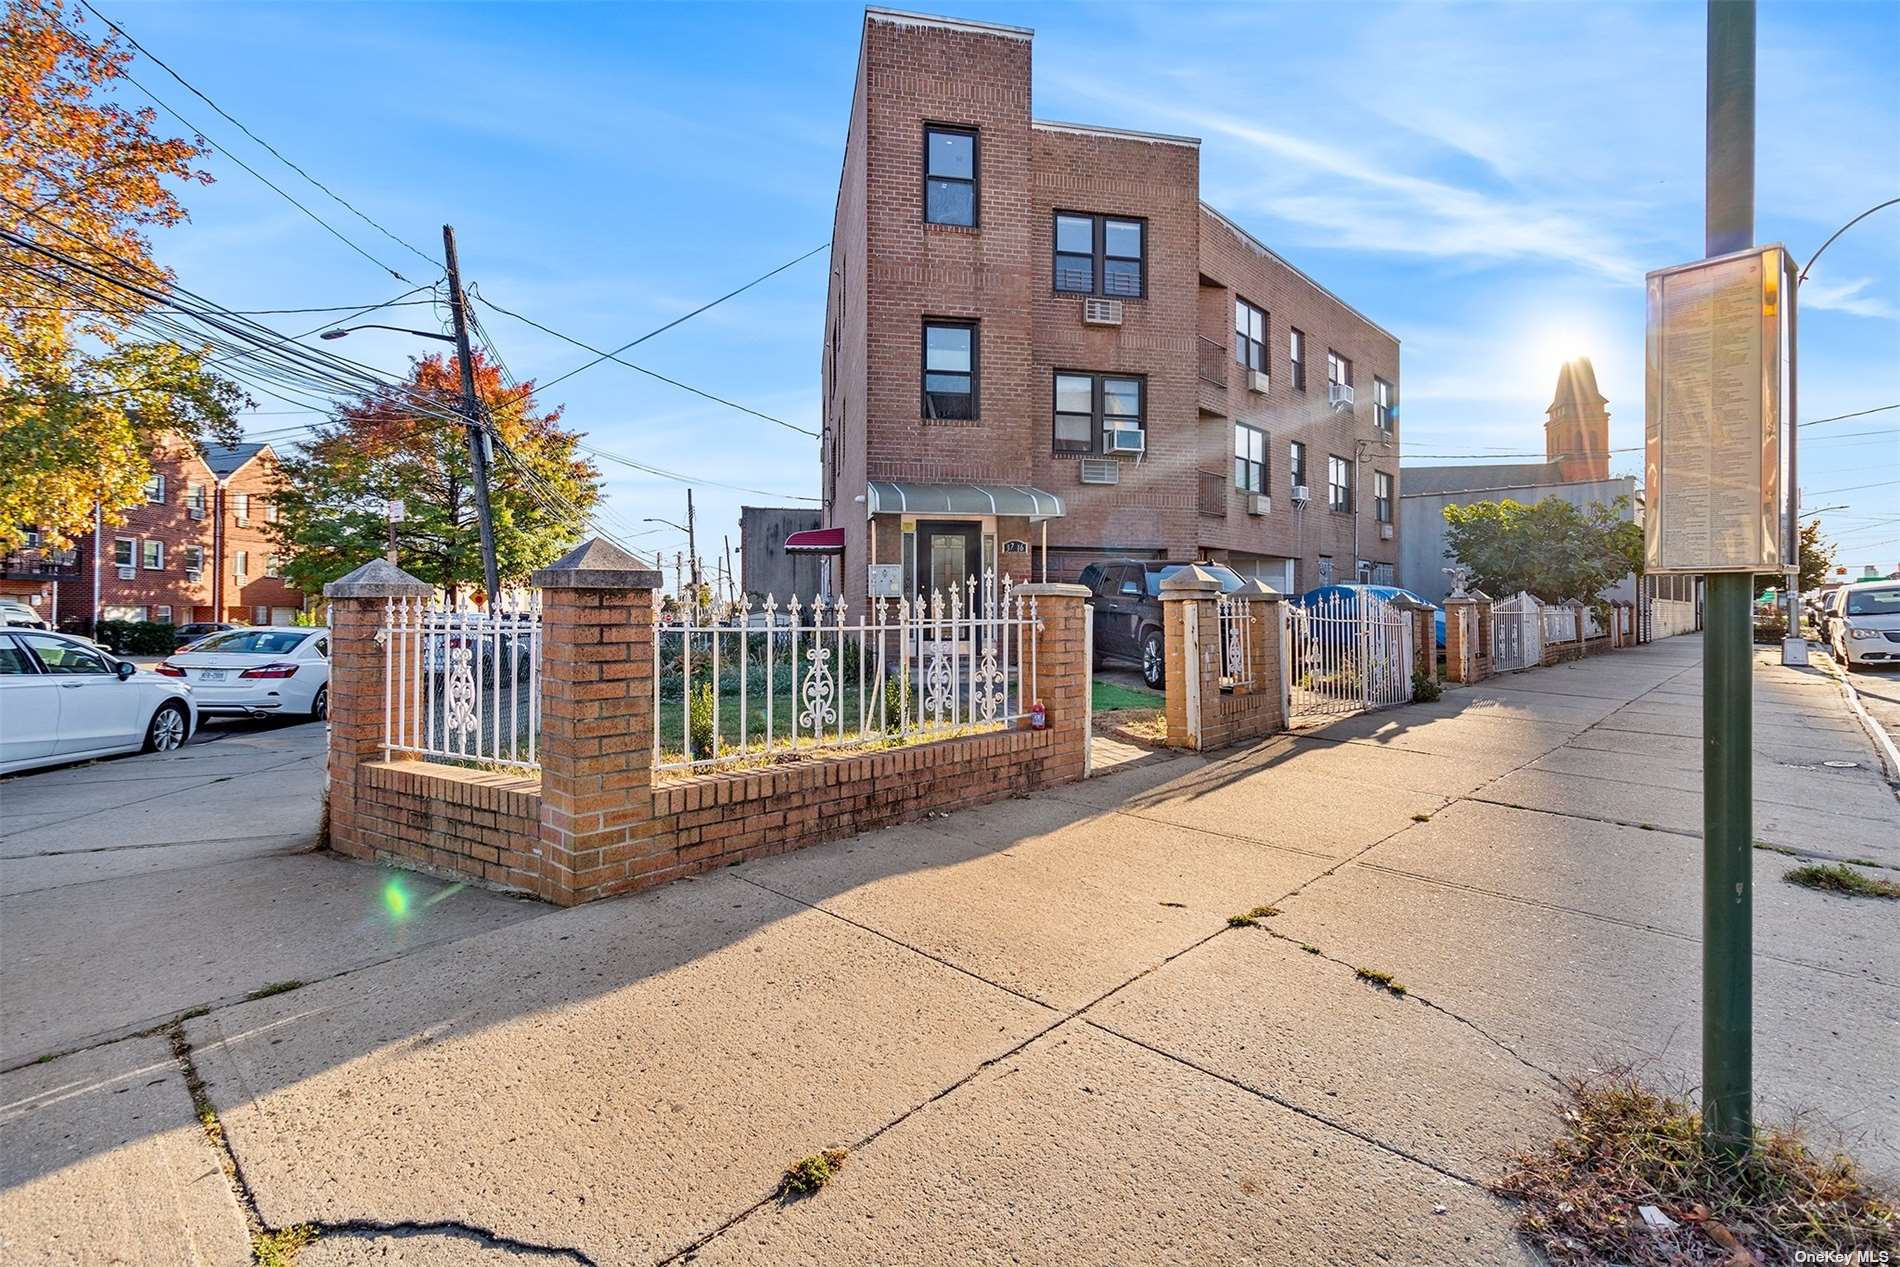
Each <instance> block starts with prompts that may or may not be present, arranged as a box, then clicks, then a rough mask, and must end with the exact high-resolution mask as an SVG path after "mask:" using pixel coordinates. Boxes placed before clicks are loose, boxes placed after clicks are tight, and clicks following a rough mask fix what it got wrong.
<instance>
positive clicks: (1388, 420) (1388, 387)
mask: <svg viewBox="0 0 1900 1267" xmlns="http://www.w3.org/2000/svg"><path fill="white" fill-rule="evenodd" d="M1372 420H1373V421H1374V422H1375V423H1377V424H1378V426H1379V430H1381V431H1390V430H1392V424H1393V423H1395V422H1397V421H1398V402H1397V401H1396V400H1395V399H1393V396H1392V384H1390V383H1388V382H1386V381H1385V380H1384V379H1383V378H1377V377H1375V378H1374V379H1373V380H1372Z"/></svg>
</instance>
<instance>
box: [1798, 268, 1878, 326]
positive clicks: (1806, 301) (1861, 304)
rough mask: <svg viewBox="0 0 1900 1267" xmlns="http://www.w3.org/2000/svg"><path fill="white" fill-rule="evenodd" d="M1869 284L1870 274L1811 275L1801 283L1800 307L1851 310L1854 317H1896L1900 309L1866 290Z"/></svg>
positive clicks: (1870, 283) (1871, 280)
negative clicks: (1827, 277) (1827, 278)
mask: <svg viewBox="0 0 1900 1267" xmlns="http://www.w3.org/2000/svg"><path fill="white" fill-rule="evenodd" d="M1873 284H1874V279H1873V278H1871V277H1855V278H1851V279H1843V280H1841V281H1838V282H1830V281H1824V280H1823V279H1822V278H1820V277H1819V276H1815V277H1812V278H1810V279H1808V280H1807V281H1805V282H1802V283H1801V306H1802V307H1803V308H1826V309H1828V310H1830V311H1833V312H1846V313H1852V314H1853V315H1854V316H1856V317H1879V318H1884V319H1886V320H1894V319H1900V309H1896V308H1895V307H1894V306H1893V305H1892V304H1891V303H1889V302H1888V301H1887V300H1885V299H1883V298H1882V297H1880V296H1879V295H1870V294H1868V293H1867V288H1868V287H1869V286H1872V285H1873Z"/></svg>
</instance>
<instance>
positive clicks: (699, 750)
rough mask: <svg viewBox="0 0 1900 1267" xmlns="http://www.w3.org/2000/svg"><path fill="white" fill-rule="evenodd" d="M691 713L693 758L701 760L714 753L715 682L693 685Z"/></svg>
mask: <svg viewBox="0 0 1900 1267" xmlns="http://www.w3.org/2000/svg"><path fill="white" fill-rule="evenodd" d="M689 712H690V714H691V726H692V740H693V753H692V755H693V759H694V760H700V759H702V758H705V757H710V756H712V755H713V684H712V683H711V682H699V683H696V684H695V685H694V686H693V698H692V701H691V706H690V709H689Z"/></svg>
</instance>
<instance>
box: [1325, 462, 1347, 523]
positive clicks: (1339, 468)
mask: <svg viewBox="0 0 1900 1267" xmlns="http://www.w3.org/2000/svg"><path fill="white" fill-rule="evenodd" d="M1326 508H1327V509H1328V510H1345V511H1349V510H1351V509H1352V463H1350V462H1348V461H1347V460H1346V459H1345V458H1342V457H1340V456H1339V455H1338V454H1337V453H1329V454H1327V455H1326Z"/></svg>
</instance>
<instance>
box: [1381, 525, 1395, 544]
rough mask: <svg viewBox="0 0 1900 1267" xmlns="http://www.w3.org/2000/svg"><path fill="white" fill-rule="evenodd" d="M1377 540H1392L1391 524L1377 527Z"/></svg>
mask: <svg viewBox="0 0 1900 1267" xmlns="http://www.w3.org/2000/svg"><path fill="white" fill-rule="evenodd" d="M1379 540H1381V541H1390V540H1392V525H1391V524H1380V525H1379Z"/></svg>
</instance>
